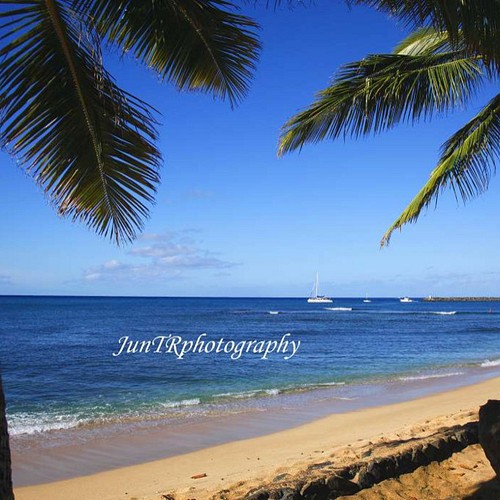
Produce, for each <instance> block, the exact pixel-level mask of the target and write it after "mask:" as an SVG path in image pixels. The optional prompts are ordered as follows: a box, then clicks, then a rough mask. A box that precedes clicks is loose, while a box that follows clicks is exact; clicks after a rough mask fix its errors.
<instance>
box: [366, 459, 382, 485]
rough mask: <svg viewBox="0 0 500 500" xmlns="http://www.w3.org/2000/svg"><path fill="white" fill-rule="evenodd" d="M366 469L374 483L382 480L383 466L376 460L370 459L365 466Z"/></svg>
mask: <svg viewBox="0 0 500 500" xmlns="http://www.w3.org/2000/svg"><path fill="white" fill-rule="evenodd" d="M366 471H367V472H368V474H371V475H372V477H373V481H374V482H375V483H380V481H382V480H384V479H385V478H384V471H383V467H382V466H381V465H380V462H379V461H378V460H372V461H371V462H369V463H368V465H367V466H366Z"/></svg>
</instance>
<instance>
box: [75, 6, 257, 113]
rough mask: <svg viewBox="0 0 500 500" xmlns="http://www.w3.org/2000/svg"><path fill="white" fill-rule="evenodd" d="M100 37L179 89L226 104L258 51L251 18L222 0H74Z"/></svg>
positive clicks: (236, 95) (243, 86) (244, 84)
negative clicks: (199, 93) (203, 94)
mask: <svg viewBox="0 0 500 500" xmlns="http://www.w3.org/2000/svg"><path fill="white" fill-rule="evenodd" d="M74 4H75V7H76V8H77V9H79V10H85V11H88V12H91V13H92V16H93V18H94V20H95V24H96V26H97V29H98V30H99V32H100V33H101V35H102V36H104V37H106V38H107V39H108V40H109V41H110V42H112V43H113V44H116V45H117V46H118V47H120V49H121V50H123V52H129V51H130V52H131V53H132V54H133V55H134V56H135V57H136V58H137V59H138V60H139V61H141V62H143V63H144V64H146V65H147V66H148V67H149V68H152V69H153V70H154V71H155V72H157V73H158V74H159V75H160V77H161V78H162V79H166V80H169V81H171V82H173V83H174V84H175V85H177V87H178V88H179V89H181V90H201V91H204V92H208V93H211V94H213V95H214V97H220V98H223V99H224V98H228V99H229V100H230V102H231V104H232V105H234V104H235V103H237V102H238V101H239V100H241V99H242V98H243V97H244V96H245V94H246V93H247V90H248V85H249V82H250V80H251V78H252V74H253V71H254V69H255V62H256V60H257V58H258V54H259V51H260V43H259V41H258V39H257V36H256V30H257V29H258V25H257V23H255V22H254V21H253V20H251V19H250V18H248V17H245V16H242V15H239V14H237V13H235V12H234V11H235V7H234V5H232V4H231V3H229V2H226V1H224V0H141V1H140V2H138V1H135V0H100V1H95V0H74Z"/></svg>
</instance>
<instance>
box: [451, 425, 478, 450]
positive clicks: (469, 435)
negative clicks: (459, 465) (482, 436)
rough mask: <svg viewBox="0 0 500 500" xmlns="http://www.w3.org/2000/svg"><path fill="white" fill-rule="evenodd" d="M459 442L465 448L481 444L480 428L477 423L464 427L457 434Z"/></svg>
mask: <svg viewBox="0 0 500 500" xmlns="http://www.w3.org/2000/svg"><path fill="white" fill-rule="evenodd" d="M455 436H456V438H457V441H458V442H459V443H462V444H463V445H464V447H465V446H470V445H471V444H476V443H478V442H479V436H478V427H477V426H476V425H475V422H471V423H470V424H468V425H466V426H464V428H463V429H462V430H460V431H458V432H457V433H456V434H455Z"/></svg>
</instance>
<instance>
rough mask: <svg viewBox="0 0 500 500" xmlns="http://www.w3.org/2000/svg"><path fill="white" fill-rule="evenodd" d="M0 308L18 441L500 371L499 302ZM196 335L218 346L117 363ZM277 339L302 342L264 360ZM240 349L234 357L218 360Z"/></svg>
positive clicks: (49, 303)
mask: <svg viewBox="0 0 500 500" xmlns="http://www.w3.org/2000/svg"><path fill="white" fill-rule="evenodd" d="M0 311H1V319H2V321H1V322H0V338H1V339H2V341H1V343H0V360H1V363H2V373H3V377H4V386H5V392H6V394H7V400H8V418H9V422H10V431H11V434H12V435H14V436H16V435H22V434H37V433H40V432H45V431H49V430H55V429H67V428H72V427H77V426H84V427H85V426H98V425H101V424H105V423H112V422H122V421H136V422H141V421H147V420H155V419H159V418H162V419H165V418H166V419H169V418H172V419H174V418H175V419H182V418H186V417H189V416H193V415H195V416H199V415H204V414H208V413H214V412H221V413H224V412H239V411H249V410H251V409H255V408H266V407H269V406H270V405H271V406H272V405H273V404H281V401H284V399H283V396H285V395H288V394H290V395H294V397H299V398H300V397H301V395H306V394H307V398H309V400H310V399H311V398H314V394H316V392H317V391H319V390H320V389H325V388H329V389H331V390H332V391H334V392H335V391H338V394H339V397H344V396H348V395H349V388H350V387H357V388H358V393H359V387H360V386H363V387H364V389H363V391H364V393H369V392H370V384H377V383H380V382H384V381H399V382H401V383H405V382H410V381H415V380H425V379H426V378H441V377H460V376H462V375H464V376H465V374H466V373H467V371H468V370H470V369H475V370H481V369H489V368H491V367H494V366H500V304H499V303H476V302H470V303H425V302H421V301H416V302H413V303H410V304H402V303H400V302H399V300H398V299H373V300H372V302H371V303H364V302H363V299H361V298H345V299H336V300H335V302H334V303H333V304H308V303H307V302H306V301H305V300H304V299H208V298H195V299H191V298H97V297H96V298H84V297H1V298H0ZM201 334H206V336H205V337H203V339H204V341H205V342H210V341H214V343H217V342H221V344H220V347H221V348H222V350H220V352H219V353H217V352H215V349H214V350H212V351H211V352H210V353H207V352H202V353H199V352H196V353H193V352H189V353H186V354H185V355H184V356H183V358H182V359H178V356H176V353H175V351H171V352H170V353H169V352H164V350H163V351H161V352H153V351H152V350H150V352H149V353H147V352H142V353H140V352H136V353H135V354H121V355H119V356H113V353H117V352H119V348H120V344H119V339H121V338H122V337H128V339H129V340H132V341H135V340H137V341H143V340H144V341H148V340H151V339H154V338H155V337H158V336H163V337H166V338H168V336H169V335H171V336H177V337H180V338H182V341H193V342H194V341H195V340H196V339H197V338H198V337H199V336H200V335H201ZM287 334H289V335H288V336H287V337H286V339H287V340H288V341H289V342H290V341H291V340H293V341H294V342H296V343H297V345H298V342H299V341H300V346H299V347H298V349H297V350H296V352H295V354H294V355H293V356H292V357H290V359H284V358H285V357H286V356H290V354H291V347H290V346H289V350H288V351H287V352H276V351H275V352H272V353H269V355H268V356H267V359H262V357H263V352H262V351H261V352H258V351H259V345H260V346H266V345H267V343H268V342H274V341H276V342H278V343H279V341H280V340H281V339H283V336H284V335H287ZM221 339H223V340H221ZM250 341H253V344H252V347H251V348H250V349H249V350H248V352H243V353H242V355H241V357H240V358H239V359H231V352H224V350H223V346H224V345H227V346H229V347H230V346H232V345H234V346H236V345H237V344H238V343H241V342H245V343H247V344H248V342H250ZM231 342H232V344H231ZM259 343H260V344H259ZM247 344H245V345H247ZM273 345H274V344H273ZM229 347H228V349H229ZM315 391H316V392H315ZM363 391H362V392H361V394H362V393H363ZM280 398H281V399H280Z"/></svg>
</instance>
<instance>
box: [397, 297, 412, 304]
mask: <svg viewBox="0 0 500 500" xmlns="http://www.w3.org/2000/svg"><path fill="white" fill-rule="evenodd" d="M399 302H403V303H408V302H413V300H411V299H410V297H403V298H402V299H399Z"/></svg>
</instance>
